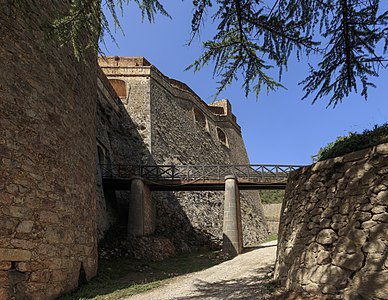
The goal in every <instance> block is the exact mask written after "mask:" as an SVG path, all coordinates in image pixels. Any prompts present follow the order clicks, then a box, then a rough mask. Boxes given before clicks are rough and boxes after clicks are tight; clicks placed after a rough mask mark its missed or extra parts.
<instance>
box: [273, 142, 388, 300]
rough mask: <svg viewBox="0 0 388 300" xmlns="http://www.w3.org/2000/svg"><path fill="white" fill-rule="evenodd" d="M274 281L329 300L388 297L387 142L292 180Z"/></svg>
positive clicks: (300, 173)
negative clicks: (276, 279)
mask: <svg viewBox="0 0 388 300" xmlns="http://www.w3.org/2000/svg"><path fill="white" fill-rule="evenodd" d="M278 247H279V248H278V254H277V260H278V261H277V268H276V272H277V277H278V278H279V279H280V280H281V281H282V283H283V285H285V286H286V287H287V288H290V289H303V290H305V291H308V292H312V293H314V294H321V295H324V296H327V297H328V299H388V284H387V283H388V144H381V145H378V146H376V147H373V148H371V149H367V150H362V151H359V152H354V153H351V154H348V155H345V156H343V157H338V158H335V159H329V160H325V161H322V162H318V163H316V164H314V165H313V166H310V167H305V168H302V169H300V170H298V171H296V172H294V173H293V174H292V176H291V177H290V178H289V181H288V184H287V190H286V196H285V199H284V203H283V208H282V215H281V222H280V238H279V246H278Z"/></svg>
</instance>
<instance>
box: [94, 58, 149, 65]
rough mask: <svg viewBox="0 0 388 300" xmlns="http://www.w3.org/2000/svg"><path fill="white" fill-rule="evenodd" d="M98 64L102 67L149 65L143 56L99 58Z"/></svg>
mask: <svg viewBox="0 0 388 300" xmlns="http://www.w3.org/2000/svg"><path fill="white" fill-rule="evenodd" d="M98 64H99V65H100V67H101V68H104V67H117V68H125V67H149V66H151V63H150V62H149V61H148V60H147V59H145V58H144V57H143V56H100V57H98Z"/></svg>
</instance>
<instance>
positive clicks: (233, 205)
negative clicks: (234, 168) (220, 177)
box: [222, 175, 243, 256]
mask: <svg viewBox="0 0 388 300" xmlns="http://www.w3.org/2000/svg"><path fill="white" fill-rule="evenodd" d="M242 244H243V243H242V226H241V209H240V192H239V189H238V185H237V179H236V177H235V176H233V175H230V176H226V177H225V200H224V224H223V245H222V248H223V251H225V252H226V253H229V254H231V255H234V256H236V255H238V254H240V253H241V252H242Z"/></svg>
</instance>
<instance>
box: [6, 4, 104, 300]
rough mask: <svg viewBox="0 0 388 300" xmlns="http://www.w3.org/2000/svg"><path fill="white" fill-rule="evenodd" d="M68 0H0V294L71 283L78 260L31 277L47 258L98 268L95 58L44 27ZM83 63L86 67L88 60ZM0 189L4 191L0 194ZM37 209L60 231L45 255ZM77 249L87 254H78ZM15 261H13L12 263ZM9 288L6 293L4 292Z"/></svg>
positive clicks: (41, 291)
mask: <svg viewBox="0 0 388 300" xmlns="http://www.w3.org/2000/svg"><path fill="white" fill-rule="evenodd" d="M69 5H70V3H69V2H66V1H59V0H55V1H49V2H47V1H44V0H34V1H32V0H26V1H22V2H18V3H16V2H14V3H12V2H10V1H5V2H4V1H3V2H2V3H1V5H0V6H1V9H0V57H2V59H3V60H4V61H6V63H4V64H1V66H0V99H1V100H0V165H1V167H0V190H1V192H0V193H1V194H0V228H1V229H0V231H1V233H0V235H1V240H0V244H1V245H0V260H1V261H3V262H2V264H5V266H4V265H3V269H8V270H5V271H0V273H1V274H3V275H5V276H3V277H4V278H8V283H7V284H8V287H7V289H6V290H4V289H3V286H1V285H0V299H2V300H3V299H4V300H8V299H31V298H32V299H33V300H36V299H45V300H46V299H47V300H51V299H54V298H56V297H57V296H58V294H59V293H60V292H64V291H69V290H71V289H74V288H76V286H77V282H74V280H73V278H74V274H75V272H79V267H76V266H75V265H74V264H67V265H63V266H62V271H63V272H64V273H65V274H67V276H66V279H65V280H63V281H62V282H57V284H56V288H55V289H52V288H51V286H52V285H51V284H50V282H32V281H31V276H29V275H30V272H33V271H32V270H36V271H40V270H42V269H44V268H45V267H44V264H45V262H46V260H48V259H49V258H50V257H51V256H55V257H57V258H64V257H67V258H69V259H70V260H71V261H77V262H79V260H80V259H82V260H86V259H88V258H93V259H94V261H95V263H94V266H93V265H90V266H88V268H87V269H86V272H87V274H88V276H93V275H95V274H96V268H97V261H96V258H97V248H96V246H97V245H96V240H95V238H94V239H93V237H94V236H95V227H96V222H95V198H96V197H95V189H96V183H95V165H96V162H95V155H94V153H95V149H96V132H95V124H96V122H95V105H96V90H97V86H96V64H95V60H96V57H95V55H94V54H92V53H87V52H85V55H84V59H83V60H81V61H77V59H76V58H75V57H74V55H73V53H72V50H71V49H70V48H69V47H59V45H58V43H57V42H56V41H55V39H51V38H48V35H47V34H48V31H47V25H48V24H50V23H51V22H52V20H53V18H55V17H56V16H58V15H60V14H61V13H63V12H65V11H68V8H69ZM85 62H86V64H85ZM4 194H5V196H3V195H4ZM43 211H51V212H55V213H56V214H57V216H58V218H57V219H51V223H52V225H53V226H55V227H57V228H58V229H60V230H61V231H62V232H66V233H67V234H68V236H71V237H72V239H73V241H72V242H69V238H68V236H66V235H64V236H63V239H62V240H58V243H57V244H56V247H53V248H52V249H51V250H52V251H51V252H47V253H44V254H43V253H39V251H38V248H39V245H41V244H44V243H45V241H44V236H45V230H46V225H47V223H46V220H43V219H41V215H42V212H43ZM83 246H90V247H93V248H94V249H95V250H94V252H93V253H89V254H88V255H83V256H81V252H82V251H81V250H82V247H83ZM9 263H11V267H10V266H9ZM7 291H9V294H8V295H6V294H7Z"/></svg>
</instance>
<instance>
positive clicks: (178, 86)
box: [0, 0, 388, 300]
mask: <svg viewBox="0 0 388 300" xmlns="http://www.w3.org/2000/svg"><path fill="white" fill-rule="evenodd" d="M18 3H19V2H13V1H7V2H6V3H5V4H4V3H3V4H1V6H0V7H1V9H0V56H1V57H2V58H3V62H4V63H3V64H2V65H1V67H0V68H1V72H0V164H1V165H0V228H1V231H0V299H6V300H8V299H18V300H19V299H34V300H39V299H42V300H43V299H44V300H46V299H54V298H56V297H57V296H58V295H60V294H62V293H64V292H67V291H71V290H73V289H75V288H76V287H77V286H78V285H79V282H80V281H79V280H80V279H84V278H80V273H81V274H84V275H85V277H86V280H90V279H91V278H92V277H94V276H95V275H96V272H97V268H98V242H99V241H101V240H102V239H103V237H104V235H105V234H106V232H107V231H108V230H109V228H111V227H112V226H113V225H114V224H119V225H120V226H124V228H127V229H128V236H129V239H131V238H133V239H134V236H137V237H136V238H142V237H144V236H152V237H154V238H155V239H156V240H157V239H160V241H162V240H163V241H164V242H165V245H167V246H168V247H165V248H164V247H161V248H160V249H161V250H165V251H166V252H168V253H166V254H165V255H170V254H173V253H174V252H179V251H189V250H190V249H195V248H198V247H202V246H206V247H220V244H221V241H222V239H223V231H222V227H223V224H222V222H223V215H222V214H223V201H224V200H223V199H224V195H223V193H222V192H219V191H214V190H212V191H206V192H198V191H195V192H193V191H182V190H180V191H151V189H147V188H145V187H144V186H143V187H142V189H141V193H142V198H141V199H142V202H141V206H140V209H141V212H142V213H141V214H137V213H136V212H137V209H139V206H131V205H133V204H134V201H132V200H133V197H134V193H133V191H132V190H131V191H130V192H129V191H128V189H112V188H107V186H106V185H105V186H104V178H105V177H104V176H105V175H106V173H115V172H116V171H118V170H119V168H120V166H138V165H169V166H173V165H196V164H197V165H198V164H199V165H236V164H239V165H248V164H249V160H248V156H247V153H246V150H245V146H244V143H243V139H242V136H241V128H240V127H239V125H238V123H237V120H236V117H235V116H234V115H233V113H232V108H231V105H230V103H229V102H228V101H227V100H220V101H218V102H215V103H213V104H206V103H205V102H203V101H202V100H201V99H200V98H199V97H198V96H197V95H196V94H195V92H193V91H192V90H191V89H190V88H189V87H188V86H187V85H185V84H184V83H181V82H179V81H177V80H174V79H171V78H168V77H167V76H165V75H163V74H162V73H161V72H160V71H159V70H158V69H157V68H156V67H155V66H153V65H152V64H151V63H150V62H148V61H147V60H146V59H145V58H143V57H101V58H99V59H98V63H97V57H96V55H95V53H92V52H88V51H86V52H85V53H84V57H83V59H82V60H80V61H78V60H77V59H76V58H75V57H74V54H73V52H72V49H71V48H69V47H68V46H63V47H58V44H57V42H56V41H55V40H52V39H50V38H49V36H48V33H47V31H46V29H47V24H50V23H51V22H52V21H53V19H54V18H55V16H57V15H58V13H61V12H63V11H66V9H68V5H69V4H68V2H66V1H65V2H64V1H51V2H50V3H47V1H43V0H34V1H31V0H27V1H24V2H23V5H21V4H20V3H21V2H20V3H19V4H20V5H19V4H18ZM387 159H388V144H381V145H378V146H376V147H373V148H370V149H366V150H363V151H361V152H356V153H352V154H348V155H346V156H343V157H339V158H335V159H332V160H327V161H323V162H319V163H317V164H314V165H312V166H308V167H304V168H301V169H300V170H297V171H295V172H293V173H292V174H291V176H290V178H289V180H288V183H287V190H286V196H285V200H284V203H283V207H282V213H281V220H280V227H279V235H280V238H279V246H278V258H277V266H276V276H277V278H278V279H279V280H280V281H281V283H282V284H283V285H284V286H285V287H287V288H289V289H294V290H303V291H307V292H312V293H315V294H320V295H322V296H325V297H329V298H330V299H363V298H368V297H372V298H373V297H374V299H387V297H386V295H387V294H388V292H387V284H386V282H387V278H388V277H387V276H388V275H387V274H388V264H387V253H388V243H387V225H388V219H387V214H388V208H387V199H388V194H387V192H388V190H387V188H388V183H387V176H388V173H387V172H388V170H387V165H388V161H387ZM229 179H230V178H229ZM140 181H141V180H140ZM137 183H139V181H137ZM282 184H283V185H285V184H284V183H282ZM139 185H140V183H139ZM134 187H135V186H134ZM130 189H132V186H131V188H130ZM233 191H235V190H233ZM139 194H140V193H139ZM241 212H242V214H241V215H242V226H241V227H242V228H241V231H242V232H243V239H244V243H249V242H257V241H260V240H262V239H264V238H265V237H266V235H267V231H268V229H267V225H266V222H265V219H264V217H263V210H262V205H261V203H260V199H259V195H258V193H257V191H242V192H241ZM139 216H140V218H138V217H139ZM137 218H138V219H137ZM134 220H136V222H134ZM134 228H135V230H134ZM131 230H132V231H131ZM159 244H160V243H159ZM149 246H150V247H152V246H153V245H149ZM81 281H82V280H81ZM363 282H366V283H367V284H363Z"/></svg>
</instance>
